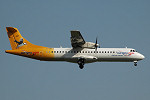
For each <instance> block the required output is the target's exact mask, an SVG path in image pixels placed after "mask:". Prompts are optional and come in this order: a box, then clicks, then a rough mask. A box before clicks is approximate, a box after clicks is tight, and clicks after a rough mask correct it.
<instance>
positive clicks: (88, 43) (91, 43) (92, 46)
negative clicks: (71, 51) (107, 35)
mask: <svg viewBox="0 0 150 100" xmlns="http://www.w3.org/2000/svg"><path fill="white" fill-rule="evenodd" d="M96 46H97V47H99V44H96ZM82 47H84V48H90V49H95V48H96V47H95V43H93V42H86V43H85V44H84V45H83V46H82Z"/></svg>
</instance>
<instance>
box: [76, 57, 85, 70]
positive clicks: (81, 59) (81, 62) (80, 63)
mask: <svg viewBox="0 0 150 100" xmlns="http://www.w3.org/2000/svg"><path fill="white" fill-rule="evenodd" d="M77 63H78V65H79V68H80V69H83V68H84V59H83V58H80V59H79V60H78V62H77Z"/></svg>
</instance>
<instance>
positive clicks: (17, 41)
mask: <svg viewBox="0 0 150 100" xmlns="http://www.w3.org/2000/svg"><path fill="white" fill-rule="evenodd" d="M6 31H7V34H8V38H9V41H10V45H11V48H12V50H15V49H25V48H27V47H32V46H33V44H31V43H30V42H29V41H27V40H26V39H24V38H23V37H22V36H21V34H20V33H19V31H18V29H17V28H14V27H6Z"/></svg>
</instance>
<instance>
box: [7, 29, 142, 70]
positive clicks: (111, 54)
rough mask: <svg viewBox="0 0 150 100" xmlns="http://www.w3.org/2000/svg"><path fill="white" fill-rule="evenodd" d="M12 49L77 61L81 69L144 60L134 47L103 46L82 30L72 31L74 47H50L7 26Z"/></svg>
mask: <svg viewBox="0 0 150 100" xmlns="http://www.w3.org/2000/svg"><path fill="white" fill-rule="evenodd" d="M6 31H7V35H8V38H9V41H10V45H11V48H12V50H6V51H5V52H6V53H9V54H14V55H19V56H23V57H28V58H32V59H36V60H40V61H66V62H71V63H77V64H78V65H79V68H80V69H83V68H84V64H88V63H94V62H134V65H135V66H137V62H138V61H140V60H143V59H144V58H145V57H144V55H142V54H140V53H138V52H137V51H136V50H135V49H133V48H127V47H126V48H101V47H100V45H99V44H98V43H97V38H96V42H95V43H93V42H86V41H85V40H84V38H83V37H82V35H81V33H80V31H78V30H73V31H71V37H70V40H71V45H72V48H49V47H43V46H38V45H34V44H32V43H30V42H29V41H27V40H26V39H25V38H23V37H22V36H21V34H20V33H19V31H18V29H17V28H14V27H6Z"/></svg>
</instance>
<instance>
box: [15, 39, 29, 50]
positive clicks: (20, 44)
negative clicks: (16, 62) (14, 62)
mask: <svg viewBox="0 0 150 100" xmlns="http://www.w3.org/2000/svg"><path fill="white" fill-rule="evenodd" d="M14 42H16V43H17V44H18V46H17V48H19V47H21V46H23V45H27V43H23V38H21V39H20V41H19V42H18V41H17V40H15V41H14Z"/></svg>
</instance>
